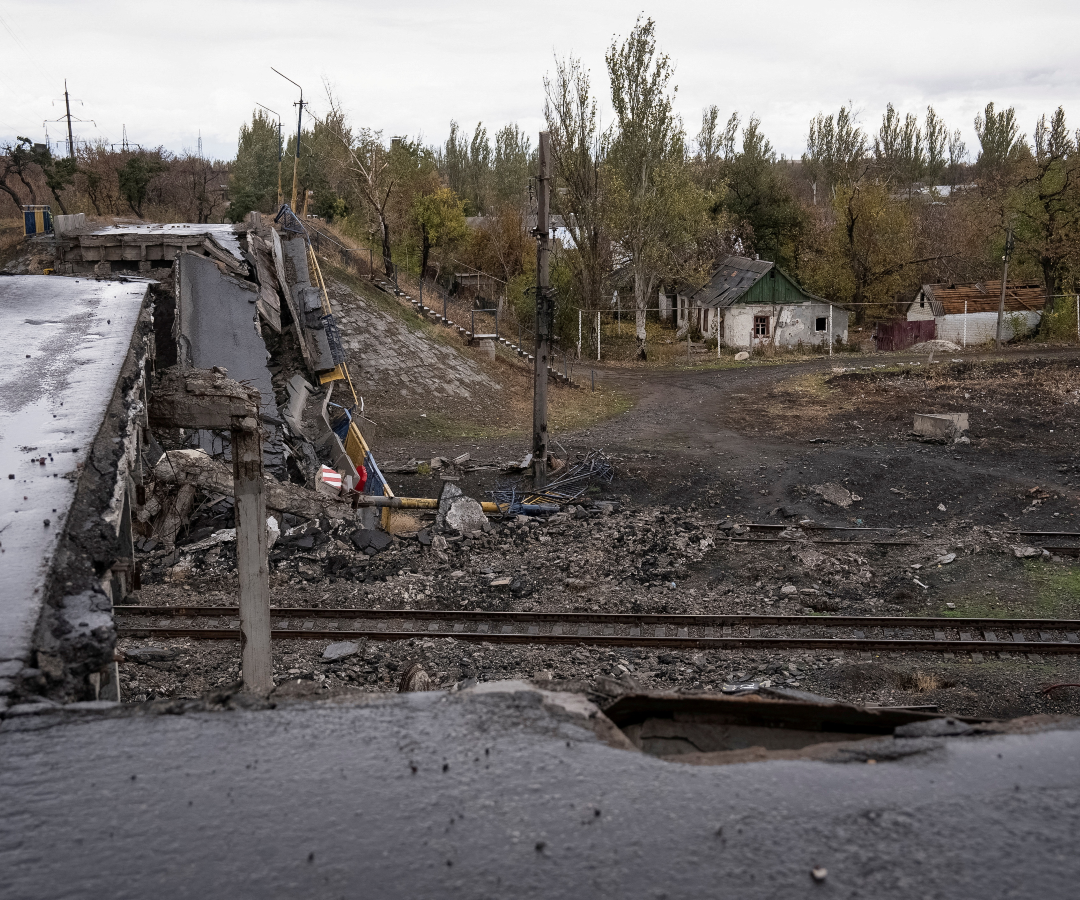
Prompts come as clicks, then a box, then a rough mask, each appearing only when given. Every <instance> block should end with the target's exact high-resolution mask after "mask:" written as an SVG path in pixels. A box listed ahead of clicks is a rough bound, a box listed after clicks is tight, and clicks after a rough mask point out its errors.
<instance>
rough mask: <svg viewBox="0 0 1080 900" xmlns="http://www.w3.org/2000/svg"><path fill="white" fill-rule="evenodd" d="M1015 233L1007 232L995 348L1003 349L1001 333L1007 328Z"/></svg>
mask: <svg viewBox="0 0 1080 900" xmlns="http://www.w3.org/2000/svg"><path fill="white" fill-rule="evenodd" d="M1012 248H1013V233H1012V228H1009V229H1008V230H1007V231H1006V232H1005V271H1003V272H1002V273H1001V302H1000V303H998V320H997V339H996V340H995V341H994V346H995V347H997V349H998V350H1000V349H1001V333H1002V331H1003V330H1004V328H1005V286H1006V284H1007V282H1008V280H1009V256H1010V255H1011V254H1012Z"/></svg>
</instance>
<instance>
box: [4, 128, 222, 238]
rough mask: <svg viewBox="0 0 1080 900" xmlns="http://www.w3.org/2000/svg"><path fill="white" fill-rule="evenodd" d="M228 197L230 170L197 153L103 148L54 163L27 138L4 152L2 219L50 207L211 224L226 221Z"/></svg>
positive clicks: (94, 146) (92, 146)
mask: <svg viewBox="0 0 1080 900" xmlns="http://www.w3.org/2000/svg"><path fill="white" fill-rule="evenodd" d="M228 194H229V164H228V163H224V162H221V161H217V160H212V159H206V158H204V157H202V156H199V155H198V154H195V153H190V152H184V153H181V154H175V153H171V152H170V151H168V150H166V149H165V148H164V147H158V148H156V149H152V150H144V149H142V148H141V147H135V148H132V149H122V150H119V151H117V150H115V149H114V148H113V147H111V146H110V145H109V144H108V143H106V142H104V141H98V142H93V143H87V144H82V145H80V146H79V147H78V149H77V151H76V153H75V155H74V157H71V156H56V155H55V154H53V152H52V150H51V148H49V147H48V146H46V145H45V144H35V143H33V142H32V141H31V140H30V138H27V137H22V136H20V137H18V138H17V139H16V140H15V141H14V142H11V143H9V144H5V145H0V202H2V203H3V204H4V206H3V207H0V215H4V216H11V215H16V214H17V213H18V210H19V209H20V207H21V206H23V205H24V204H45V203H47V204H49V205H52V206H54V207H55V209H56V211H58V212H60V213H61V214H67V213H74V212H83V213H87V214H88V215H95V216H111V217H117V216H120V217H124V216H129V217H130V216H133V217H136V218H139V219H148V220H151V221H184V222H198V223H206V222H210V221H220V220H221V217H222V215H223V214H224V213H225V211H226V210H227V208H228V205H229V201H228ZM5 198H6V199H5ZM8 201H10V202H8Z"/></svg>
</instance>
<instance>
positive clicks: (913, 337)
mask: <svg viewBox="0 0 1080 900" xmlns="http://www.w3.org/2000/svg"><path fill="white" fill-rule="evenodd" d="M936 335H937V322H935V321H934V320H933V319H924V320H922V321H919V322H905V321H899V322H882V323H881V324H880V325H878V327H877V348H878V350H906V349H907V348H908V347H910V346H912V345H913V344H921V343H922V342H923V341H932V340H933V339H934V337H935V336H936Z"/></svg>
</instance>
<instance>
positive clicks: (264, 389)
mask: <svg viewBox="0 0 1080 900" xmlns="http://www.w3.org/2000/svg"><path fill="white" fill-rule="evenodd" d="M257 299H258V289H257V288H256V287H255V285H253V284H251V283H250V282H247V281H240V280H239V279H237V278H233V277H231V276H229V275H226V274H225V273H224V272H222V271H221V269H220V268H219V267H218V266H217V264H216V263H215V262H214V261H213V260H212V259H209V258H207V257H205V256H199V255H197V254H195V253H181V254H180V256H179V259H178V273H177V298H176V317H177V330H178V334H179V340H180V353H181V367H182V368H185V367H186V368H195V369H213V368H215V367H219V368H224V369H225V370H226V371H227V372H228V374H229V377H230V378H232V379H233V380H234V381H239V382H241V383H243V384H246V385H249V386H250V387H253V388H255V389H256V390H257V391H258V392H259V396H260V403H261V407H262V417H263V421H265V422H277V421H278V411H277V407H276V406H275V405H274V387H273V384H272V383H271V381H270V370H269V369H267V368H266V360H267V353H266V343H265V342H264V341H263V338H262V334H261V332H260V331H259V324H258V312H257V309H256V306H255V301H256V300H257Z"/></svg>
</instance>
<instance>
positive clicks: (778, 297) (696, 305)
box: [659, 256, 848, 349]
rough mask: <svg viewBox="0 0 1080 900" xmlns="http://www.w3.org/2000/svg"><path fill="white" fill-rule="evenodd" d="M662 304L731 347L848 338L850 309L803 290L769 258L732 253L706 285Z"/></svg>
mask: <svg viewBox="0 0 1080 900" xmlns="http://www.w3.org/2000/svg"><path fill="white" fill-rule="evenodd" d="M659 305H660V308H661V309H664V308H665V307H668V308H671V307H672V306H673V307H674V312H675V318H676V324H677V325H678V326H679V327H680V328H681V327H684V326H686V325H689V326H690V327H696V328H698V329H699V330H700V331H701V333H702V334H703V335H705V336H707V337H715V338H716V339H717V340H718V341H719V342H720V343H721V344H726V345H727V346H729V347H740V348H746V349H750V348H751V347H756V346H761V345H765V344H772V345H774V346H779V347H794V346H797V345H798V344H806V345H824V346H828V343H829V340H830V335H831V336H832V339H833V340H836V339H839V340H842V341H846V340H847V334H848V311H847V310H846V309H844V308H843V307H841V306H837V305H836V304H834V303H829V301H828V300H823V299H822V298H821V297H817V296H815V295H813V294H811V293H809V292H808V291H806V290H804V289H803V288H801V287H800V286H799V285H798V284H796V282H795V280H794V279H793V278H791V276H790V275H788V274H787V273H786V272H784V271H783V270H782V269H781V268H779V266H777V265H776V264H775V263H772V262H769V261H767V260H764V259H747V258H746V257H744V256H729V257H727V259H725V260H723V261H722V262H721V263H720V265H719V266H718V267H717V269H716V270H715V272H713V275H712V277H711V278H710V279H709V281H708V283H707V284H706V285H705V286H704V287H702V288H700V289H698V290H697V291H694V292H693V293H690V294H689V295H686V294H682V293H676V294H675V297H674V298H671V297H669V296H667V295H666V294H664V295H663V296H661V297H660V300H659Z"/></svg>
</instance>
